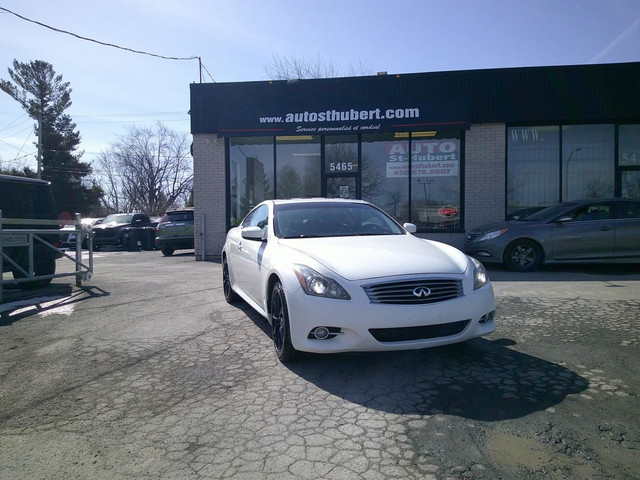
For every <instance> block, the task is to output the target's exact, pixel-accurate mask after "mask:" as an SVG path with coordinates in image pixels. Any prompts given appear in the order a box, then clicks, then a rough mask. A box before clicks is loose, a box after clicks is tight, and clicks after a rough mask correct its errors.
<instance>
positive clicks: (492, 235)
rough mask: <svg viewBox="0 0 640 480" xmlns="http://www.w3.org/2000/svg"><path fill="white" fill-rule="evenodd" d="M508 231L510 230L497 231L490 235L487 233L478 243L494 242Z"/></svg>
mask: <svg viewBox="0 0 640 480" xmlns="http://www.w3.org/2000/svg"><path fill="white" fill-rule="evenodd" d="M507 230H508V228H502V229H500V230H495V231H493V232H489V233H485V234H484V235H482V236H481V237H479V238H478V239H477V240H476V242H484V241H486V240H493V239H494V238H497V237H499V236H500V235H502V234H503V233H504V232H506V231H507Z"/></svg>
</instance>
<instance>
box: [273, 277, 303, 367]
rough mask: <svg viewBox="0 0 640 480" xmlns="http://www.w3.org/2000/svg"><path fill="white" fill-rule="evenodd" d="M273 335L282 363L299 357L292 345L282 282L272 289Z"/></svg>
mask: <svg viewBox="0 0 640 480" xmlns="http://www.w3.org/2000/svg"><path fill="white" fill-rule="evenodd" d="M271 335H272V337H273V346H274V347H275V349H276V355H277V356H278V359H279V360H280V361H281V362H282V363H287V362H291V361H293V360H295V359H296V358H297V357H298V351H297V350H296V349H295V348H293V345H292V344H291V331H290V328H289V310H288V309H287V300H286V298H285V295H284V289H283V288H282V284H281V283H280V282H276V283H275V285H274V286H273V288H272V289H271Z"/></svg>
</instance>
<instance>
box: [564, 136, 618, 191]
mask: <svg viewBox="0 0 640 480" xmlns="http://www.w3.org/2000/svg"><path fill="white" fill-rule="evenodd" d="M613 155H614V127H613V125H570V126H565V127H562V172H563V182H562V200H563V201H567V200H578V199H582V198H604V197H613V187H614V162H613V158H614V156H613Z"/></svg>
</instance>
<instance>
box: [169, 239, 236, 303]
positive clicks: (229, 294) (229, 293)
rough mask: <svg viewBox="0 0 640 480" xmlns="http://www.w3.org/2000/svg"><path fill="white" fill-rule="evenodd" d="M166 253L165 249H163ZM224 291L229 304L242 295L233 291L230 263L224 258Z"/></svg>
mask: <svg viewBox="0 0 640 480" xmlns="http://www.w3.org/2000/svg"><path fill="white" fill-rule="evenodd" d="M163 253H164V251H163ZM222 291H223V293H224V299H225V300H226V301H227V303H229V304H232V305H233V304H234V303H236V302H238V300H240V297H239V296H238V294H237V293H236V292H234V291H233V288H232V287H231V279H230V278H229V265H228V264H227V260H226V259H225V260H223V262H222Z"/></svg>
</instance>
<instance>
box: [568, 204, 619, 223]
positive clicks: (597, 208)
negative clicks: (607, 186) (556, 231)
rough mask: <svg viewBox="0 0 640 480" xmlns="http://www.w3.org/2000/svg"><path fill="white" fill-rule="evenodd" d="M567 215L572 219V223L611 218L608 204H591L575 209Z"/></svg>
mask: <svg viewBox="0 0 640 480" xmlns="http://www.w3.org/2000/svg"><path fill="white" fill-rule="evenodd" d="M569 215H571V216H572V217H573V221H574V222H588V221H593V220H608V219H610V218H611V208H610V206H609V204H608V203H591V204H589V205H583V206H582V207H580V208H576V209H575V210H573V211H572V212H570V213H569Z"/></svg>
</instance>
